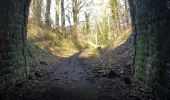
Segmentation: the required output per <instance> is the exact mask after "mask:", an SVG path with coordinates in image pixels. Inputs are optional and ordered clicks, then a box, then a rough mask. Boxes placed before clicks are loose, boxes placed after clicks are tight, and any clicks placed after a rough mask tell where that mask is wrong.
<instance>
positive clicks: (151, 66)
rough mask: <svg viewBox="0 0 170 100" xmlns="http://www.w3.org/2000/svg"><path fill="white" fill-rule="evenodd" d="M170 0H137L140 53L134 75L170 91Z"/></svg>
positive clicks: (135, 2) (135, 63) (138, 47)
mask: <svg viewBox="0 0 170 100" xmlns="http://www.w3.org/2000/svg"><path fill="white" fill-rule="evenodd" d="M169 1H170V0H133V4H134V8H135V21H134V23H135V24H134V25H135V28H136V33H137V35H136V53H135V59H134V76H135V77H136V78H138V79H139V80H141V81H143V82H145V83H147V84H149V85H151V86H153V87H154V88H155V90H157V92H158V91H159V92H160V93H161V94H162V93H163V94H167V96H168V95H169V89H170V73H169V72H170V21H169V19H170V5H169V4H168V3H169Z"/></svg>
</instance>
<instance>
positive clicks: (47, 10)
mask: <svg viewBox="0 0 170 100" xmlns="http://www.w3.org/2000/svg"><path fill="white" fill-rule="evenodd" d="M46 1H47V5H46V14H45V26H46V28H50V27H51V17H50V16H51V13H50V10H51V0H46Z"/></svg>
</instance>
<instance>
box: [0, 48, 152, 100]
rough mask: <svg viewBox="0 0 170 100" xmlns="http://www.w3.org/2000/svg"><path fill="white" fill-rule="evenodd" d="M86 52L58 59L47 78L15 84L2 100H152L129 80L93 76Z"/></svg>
mask: <svg viewBox="0 0 170 100" xmlns="http://www.w3.org/2000/svg"><path fill="white" fill-rule="evenodd" d="M87 51H88V50H84V51H80V52H78V53H75V54H74V55H73V56H70V57H65V58H60V59H58V61H57V63H56V65H54V68H53V69H52V70H51V72H48V75H46V76H41V77H40V78H38V79H31V80H30V79H29V80H26V81H24V82H23V83H20V82H19V83H17V84H16V85H15V86H14V88H12V89H11V90H10V91H8V92H7V95H5V99H2V100H152V99H151V96H150V91H149V92H146V91H144V90H142V89H143V87H140V85H139V84H138V83H135V81H133V80H131V79H130V82H129V79H128V80H127V79H126V78H124V77H121V76H120V75H117V74H115V73H113V72H112V73H111V74H112V75H111V76H110V75H109V74H107V75H101V73H94V72H93V71H92V70H94V69H93V68H95V69H98V68H96V67H92V65H94V64H96V62H93V61H91V60H94V58H90V57H87V56H88V53H87ZM83 56H84V57H85V58H83ZM131 81H132V82H131ZM6 98H7V99H6ZM0 99H1V98H0ZM153 100H154V99H153Z"/></svg>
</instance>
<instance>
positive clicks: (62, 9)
mask: <svg viewBox="0 0 170 100" xmlns="http://www.w3.org/2000/svg"><path fill="white" fill-rule="evenodd" d="M61 26H62V27H64V26H65V9H64V0H61Z"/></svg>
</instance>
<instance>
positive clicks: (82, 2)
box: [72, 0, 93, 34]
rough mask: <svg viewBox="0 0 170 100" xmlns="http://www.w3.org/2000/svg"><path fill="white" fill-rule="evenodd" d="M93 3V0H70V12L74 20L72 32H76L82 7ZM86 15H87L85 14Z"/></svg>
mask: <svg viewBox="0 0 170 100" xmlns="http://www.w3.org/2000/svg"><path fill="white" fill-rule="evenodd" d="M92 3H93V0H72V12H73V22H74V32H75V34H76V33H77V27H78V23H79V14H80V12H81V10H82V8H84V7H88V6H90V5H91V4H92ZM86 17H88V16H86Z"/></svg>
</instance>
